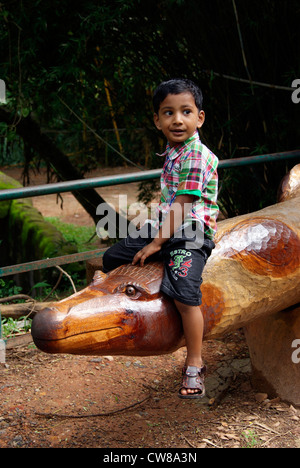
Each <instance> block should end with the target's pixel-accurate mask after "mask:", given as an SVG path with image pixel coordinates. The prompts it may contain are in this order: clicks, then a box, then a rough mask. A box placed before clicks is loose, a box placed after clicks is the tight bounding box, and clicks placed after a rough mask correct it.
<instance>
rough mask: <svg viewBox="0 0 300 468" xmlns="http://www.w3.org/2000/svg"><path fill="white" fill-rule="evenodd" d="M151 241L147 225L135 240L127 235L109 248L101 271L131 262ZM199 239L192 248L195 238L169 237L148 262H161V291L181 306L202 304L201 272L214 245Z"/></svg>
mask: <svg viewBox="0 0 300 468" xmlns="http://www.w3.org/2000/svg"><path fill="white" fill-rule="evenodd" d="M152 239H153V233H152V236H151V227H150V225H149V224H148V225H147V224H146V225H145V226H143V228H142V229H141V231H140V235H139V236H138V237H131V236H128V237H126V238H125V239H122V240H121V241H119V242H118V243H116V244H115V245H113V246H112V247H110V248H109V249H108V250H107V251H106V252H105V254H104V256H103V271H104V272H105V273H107V272H108V271H111V270H114V269H115V268H117V267H119V266H121V265H124V264H125V263H131V262H132V260H133V258H134V256H135V254H136V253H137V252H139V251H140V250H141V249H142V248H143V247H145V246H146V245H147V244H149V243H150V242H151V241H152ZM199 239H201V240H200V241H199V242H198V243H197V244H196V245H195V236H194V237H188V236H185V235H184V234H183V235H182V236H180V237H171V238H170V239H169V240H168V241H167V242H166V243H165V244H164V245H163V248H162V249H161V251H160V252H158V253H157V254H154V255H152V256H151V257H149V258H148V259H147V261H162V262H163V263H164V275H163V280H162V283H161V291H162V292H163V293H165V294H166V295H167V296H169V297H171V298H172V299H176V300H178V301H179V302H182V303H183V304H188V305H194V306H196V305H201V302H202V294H201V289H200V286H201V284H202V272H203V269H204V267H205V265H206V262H207V259H208V257H209V256H210V254H211V252H212V250H213V248H214V247H215V244H214V242H213V241H212V240H211V239H208V238H206V237H204V238H203V236H201V235H200V236H199Z"/></svg>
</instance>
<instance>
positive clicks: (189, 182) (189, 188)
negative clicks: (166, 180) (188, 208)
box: [176, 154, 203, 198]
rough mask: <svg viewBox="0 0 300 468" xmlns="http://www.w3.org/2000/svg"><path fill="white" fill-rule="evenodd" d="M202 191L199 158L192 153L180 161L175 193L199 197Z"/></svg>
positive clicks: (201, 173)
mask: <svg viewBox="0 0 300 468" xmlns="http://www.w3.org/2000/svg"><path fill="white" fill-rule="evenodd" d="M202 191H203V172H202V164H201V158H199V157H195V156H193V155H192V154H191V155H190V156H189V157H187V158H185V159H184V161H183V162H182V166H181V171H180V174H179V182H178V187H177V192H176V196H177V195H184V194H188V195H194V196H196V197H198V198H200V197H201V194H202Z"/></svg>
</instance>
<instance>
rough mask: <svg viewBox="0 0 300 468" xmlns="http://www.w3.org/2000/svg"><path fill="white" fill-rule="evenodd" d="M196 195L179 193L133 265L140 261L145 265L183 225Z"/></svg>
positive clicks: (135, 258) (136, 256)
mask: <svg viewBox="0 0 300 468" xmlns="http://www.w3.org/2000/svg"><path fill="white" fill-rule="evenodd" d="M194 198H195V197H194V195H188V194H185V195H178V196H177V197H176V198H175V201H174V203H173V204H172V206H171V209H170V211H169V213H168V214H167V216H166V219H165V221H164V223H163V225H162V226H161V228H160V229H159V231H158V233H157V234H156V236H155V238H154V239H153V241H152V242H151V243H150V244H148V245H146V246H145V247H144V248H143V249H142V250H140V251H139V252H138V253H137V254H136V255H135V257H134V259H133V261H132V265H136V264H137V263H138V262H140V265H141V266H144V262H145V260H146V259H147V258H148V257H150V255H153V254H155V253H157V252H159V251H160V250H161V248H162V246H163V244H164V243H165V242H166V241H167V240H169V239H170V237H172V235H173V234H174V233H175V232H176V230H177V229H178V228H179V227H180V226H181V224H182V223H183V220H184V218H185V216H186V214H187V213H188V211H189V210H187V208H186V207H187V205H188V206H189V207H191V204H192V203H193V200H194Z"/></svg>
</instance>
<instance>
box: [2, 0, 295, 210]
mask: <svg viewBox="0 0 300 468" xmlns="http://www.w3.org/2000/svg"><path fill="white" fill-rule="evenodd" d="M236 5H237V11H238V15H239V23H237V20H236V17H235V11H234V8H233V2H232V0H222V1H221V0H201V1H200V2H199V0H189V1H188V2H187V1H184V0H157V1H153V0H143V1H142V0H101V1H100V2H99V1H95V0H86V1H85V2H77V3H75V4H74V2H71V1H70V0H59V1H58V0H54V1H53V2H41V1H40V0H29V1H27V2H6V3H5V4H2V5H1V7H0V16H1V19H2V26H1V28H0V53H1V57H2V60H1V65H0V77H1V79H4V80H5V82H6V85H7V99H8V104H7V106H6V108H8V109H10V110H11V111H12V113H13V115H14V116H15V119H16V120H15V121H17V120H18V119H20V118H24V119H26V116H28V115H29V114H30V115H32V116H34V118H35V120H36V121H37V122H38V123H39V125H40V127H41V128H42V129H43V131H45V132H46V133H47V134H48V135H50V136H51V138H53V140H54V141H55V143H56V145H57V146H58V147H59V148H61V149H62V150H63V151H64V152H65V153H67V154H68V155H69V158H70V160H71V162H72V163H73V164H74V165H76V167H77V168H79V169H80V170H81V172H82V173H83V174H84V173H86V172H87V171H88V170H90V169H92V168H94V167H96V166H97V167H99V166H105V165H106V166H107V165H110V166H118V165H121V164H124V159H122V157H121V156H120V153H121V154H124V155H125V156H126V158H128V159H129V160H131V161H132V162H134V163H135V164H139V165H142V166H146V167H153V166H156V167H158V165H160V164H161V161H159V160H158V159H157V158H155V156H154V155H155V153H156V152H160V151H161V149H162V146H164V141H163V140H162V138H161V135H160V134H159V133H158V132H157V131H156V129H154V126H153V122H152V104H151V96H152V92H153V90H154V88H155V87H156V85H157V84H158V83H159V82H160V81H161V80H165V79H168V78H170V77H174V76H183V77H188V78H191V79H193V80H195V81H196V82H198V83H199V84H200V86H201V87H202V89H203V91H204V96H205V99H204V108H205V112H206V123H205V126H204V127H203V131H201V137H202V139H203V141H204V143H205V144H207V145H208V146H209V147H210V148H211V149H212V150H213V151H214V152H215V153H216V154H217V155H218V156H219V158H220V159H228V158H230V157H233V156H234V157H244V156H248V155H250V154H260V152H261V151H262V150H263V152H270V153H272V152H279V151H287V150H292V149H296V148H297V145H298V144H299V106H297V105H295V104H293V103H292V100H291V92H290V91H286V90H279V89H276V88H272V87H268V86H257V85H251V83H247V82H245V83H244V82H241V81H239V79H240V78H241V79H245V80H247V79H249V77H250V78H251V79H252V80H254V81H258V82H263V83H266V84H270V85H273V84H274V85H281V86H288V87H289V86H291V83H292V81H293V79H295V78H299V77H300V68H299V60H298V57H299V50H298V43H299V41H298V36H297V35H298V29H299V25H298V20H297V14H296V13H297V11H298V10H299V6H298V2H297V0H290V1H289V2H278V1H277V0H259V1H258V0H251V1H250V0H244V1H243V2H236ZM238 25H239V27H240V32H241V35H242V39H243V43H242V44H241V42H240V38H239V34H238V27H237V26H238ZM243 54H244V57H246V64H245V60H244V59H243ZM224 75H228V76H230V77H231V78H232V79H227V78H226V79H225V78H224ZM105 83H108V85H107V86H108V90H109V94H110V98H111V106H112V107H110V104H109V102H108V100H107V94H106V91H107V90H106V88H105ZM70 109H71V111H70ZM85 123H86V124H87V125H85ZM114 123H115V124H116V125H117V127H118V130H119V135H120V138H121V146H120V145H119V141H118V138H117V137H118V135H117V134H116V133H115V132H114V130H113V129H114V126H113V125H114ZM90 129H93V130H94V132H92V131H91V130H90ZM106 143H109V145H111V146H108V145H107V144H106ZM25 146H26V145H24V144H23V142H22V141H20V139H18V137H16V135H15V131H14V126H10V127H7V126H6V125H3V124H2V126H1V128H0V163H1V161H4V162H5V161H8V160H10V161H11V160H12V158H14V157H15V158H16V160H20V155H22V154H23V161H25V163H26V164H27V165H28V164H29V163H30V161H33V162H34V164H39V162H40V161H39V158H38V157H37V155H35V154H33V153H32V152H30V151H28V149H26V147H25ZM112 147H113V148H115V149H116V150H117V151H114V150H113V149H112ZM18 158H19V159H18ZM290 166H291V164H289V165H288V166H285V165H284V166H283V167H282V166H279V165H273V166H271V165H268V166H266V167H259V166H256V167H253V168H251V170H248V171H245V170H244V169H241V170H239V171H235V172H232V173H231V171H228V173H229V175H227V174H228V173H227V172H226V175H224V174H223V173H221V177H222V179H225V177H226V180H223V182H224V183H223V188H222V191H221V194H220V197H221V203H222V204H223V205H224V209H225V210H226V211H227V212H228V213H229V212H230V213H231V212H238V213H241V212H245V211H247V210H250V209H252V208H253V206H255V207H258V206H259V205H265V204H267V203H269V201H270V199H272V201H274V193H275V192H276V188H277V185H278V183H279V180H280V178H281V177H282V175H283V173H284V172H285V171H286V170H287V169H288V168H289V167H290ZM245 181H246V182H247V183H246V185H247V187H248V190H247V196H245V190H244V186H245ZM227 192H229V193H227ZM270 193H271V196H270ZM232 204H233V206H232Z"/></svg>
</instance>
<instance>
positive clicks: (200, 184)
mask: <svg viewBox="0 0 300 468" xmlns="http://www.w3.org/2000/svg"><path fill="white" fill-rule="evenodd" d="M160 156H164V157H165V163H164V166H163V169H162V173H161V178H160V183H161V199H160V203H159V205H158V207H157V209H156V219H155V220H149V221H148V222H150V223H151V224H152V226H153V227H154V228H156V229H158V228H159V227H160V226H161V225H162V224H163V222H164V220H165V218H166V215H167V213H168V212H169V211H170V206H171V205H172V203H173V202H174V201H175V198H176V196H177V195H182V194H188V195H195V199H194V202H193V203H192V205H191V206H189V208H191V209H190V210H189V211H188V213H187V215H186V216H185V219H184V224H183V225H182V226H181V229H182V228H184V227H185V226H187V225H189V224H191V222H192V221H196V222H199V223H200V225H201V230H202V232H204V233H205V234H206V235H207V236H208V237H209V238H210V239H213V238H214V235H215V233H216V230H217V217H218V213H219V208H218V205H217V195H218V173H217V166H218V162H219V161H218V158H217V157H216V156H215V155H214V154H213V153H212V152H211V151H210V150H209V149H208V148H207V147H206V146H205V145H204V144H203V143H201V141H200V138H199V134H198V132H197V131H196V132H195V133H194V134H193V136H191V137H190V138H189V139H188V140H186V141H185V142H184V143H182V144H180V145H176V146H174V147H172V148H171V147H170V145H169V144H168V145H167V147H166V151H165V152H164V153H163V154H162V155H160Z"/></svg>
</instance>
